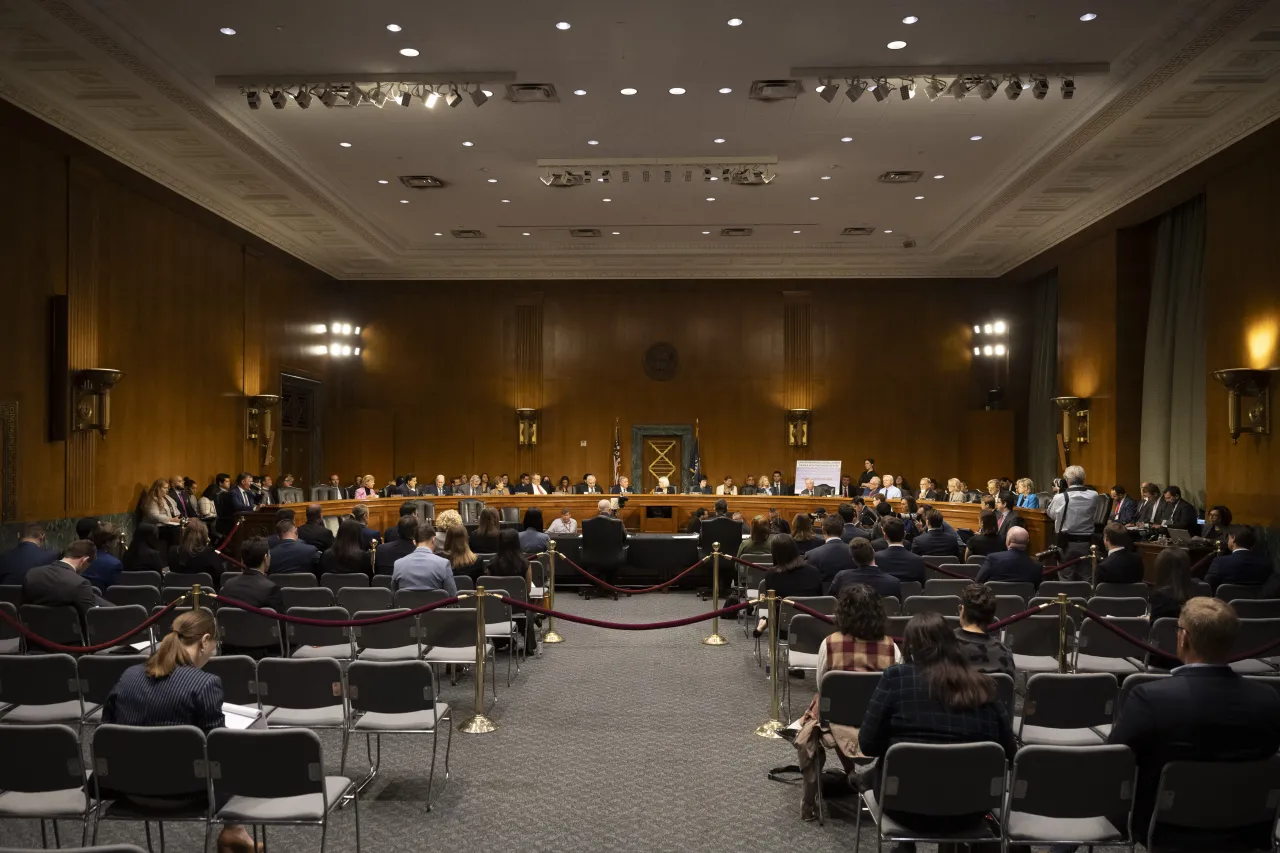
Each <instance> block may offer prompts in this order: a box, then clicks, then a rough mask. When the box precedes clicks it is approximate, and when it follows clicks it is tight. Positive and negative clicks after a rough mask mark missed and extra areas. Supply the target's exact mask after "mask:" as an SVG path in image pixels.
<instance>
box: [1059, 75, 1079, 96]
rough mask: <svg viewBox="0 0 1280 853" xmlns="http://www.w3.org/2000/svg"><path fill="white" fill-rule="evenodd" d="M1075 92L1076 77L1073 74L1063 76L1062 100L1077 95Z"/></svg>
mask: <svg viewBox="0 0 1280 853" xmlns="http://www.w3.org/2000/svg"><path fill="white" fill-rule="evenodd" d="M1075 94H1076V80H1075V78H1074V77H1071V76H1064V77H1063V78H1062V100H1064V101H1069V100H1071V99H1072V98H1074V97H1075Z"/></svg>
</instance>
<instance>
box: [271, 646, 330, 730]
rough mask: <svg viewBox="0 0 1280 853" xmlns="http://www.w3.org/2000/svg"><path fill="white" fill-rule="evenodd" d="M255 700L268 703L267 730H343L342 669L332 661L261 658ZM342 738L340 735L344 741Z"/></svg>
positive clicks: (324, 659) (328, 659) (321, 659)
mask: <svg viewBox="0 0 1280 853" xmlns="http://www.w3.org/2000/svg"><path fill="white" fill-rule="evenodd" d="M257 684H258V701H259V702H261V703H263V704H265V703H268V702H270V703H271V708H272V710H271V712H270V713H269V714H267V727H268V728H295V727H296V728H308V729H343V730H344V732H345V729H346V725H347V708H346V703H345V702H344V701H343V695H344V690H343V684H342V666H341V665H340V664H339V663H338V662H337V661H336V660H334V659H332V658H302V659H299V658H263V659H262V660H260V661H258V681H257ZM345 737H346V735H345V734H344V735H343V738H344V740H345Z"/></svg>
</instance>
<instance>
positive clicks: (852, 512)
mask: <svg viewBox="0 0 1280 853" xmlns="http://www.w3.org/2000/svg"><path fill="white" fill-rule="evenodd" d="M857 500H859V501H861V500H862V499H861V498H857ZM861 508H862V507H861V505H858V506H856V507H855V505H854V504H851V503H842V504H840V506H838V507H836V512H837V513H839V514H840V520H841V521H843V522H844V529H843V530H841V531H840V539H841V540H842V541H843V542H844V543H845V544H846V545H848V544H849V543H850V542H852V541H853V540H854V539H857V538H858V537H859V536H861V537H862V538H863V539H870V538H871V531H870V530H869V529H867V528H864V527H863V526H862V525H861V524H860V523H859V522H860V519H859V518H858V510H860V509H861Z"/></svg>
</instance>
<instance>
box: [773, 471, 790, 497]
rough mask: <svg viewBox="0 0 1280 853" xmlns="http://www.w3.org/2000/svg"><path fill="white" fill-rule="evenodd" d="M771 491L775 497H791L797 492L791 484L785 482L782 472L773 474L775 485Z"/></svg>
mask: <svg viewBox="0 0 1280 853" xmlns="http://www.w3.org/2000/svg"><path fill="white" fill-rule="evenodd" d="M770 489H771V490H772V492H773V493H774V494H775V495H789V494H791V493H792V492H794V491H795V489H794V488H793V487H792V485H791V484H790V483H787V482H784V481H783V479H782V472H781V471H774V472H773V485H771V486H770Z"/></svg>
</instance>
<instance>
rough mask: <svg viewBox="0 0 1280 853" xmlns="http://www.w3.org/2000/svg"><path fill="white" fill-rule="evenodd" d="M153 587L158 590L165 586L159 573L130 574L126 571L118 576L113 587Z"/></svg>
mask: <svg viewBox="0 0 1280 853" xmlns="http://www.w3.org/2000/svg"><path fill="white" fill-rule="evenodd" d="M117 585H118V586H151V587H155V588H156V589H157V590H158V589H160V587H161V586H163V585H164V581H163V579H162V578H161V577H160V573H159V572H150V571H142V572H129V571H124V572H121V573H120V574H119V575H117V576H116V582H115V584H113V586H117Z"/></svg>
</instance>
